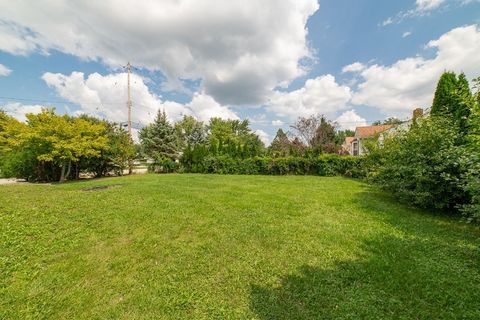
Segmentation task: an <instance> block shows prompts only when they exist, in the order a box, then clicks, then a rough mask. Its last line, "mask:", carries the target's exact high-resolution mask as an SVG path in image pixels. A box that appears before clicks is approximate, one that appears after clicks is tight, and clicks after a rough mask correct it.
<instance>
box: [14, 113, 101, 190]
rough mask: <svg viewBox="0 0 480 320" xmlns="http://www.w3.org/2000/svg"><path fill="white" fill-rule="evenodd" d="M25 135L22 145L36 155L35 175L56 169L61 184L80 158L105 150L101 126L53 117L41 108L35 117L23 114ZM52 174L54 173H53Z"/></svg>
mask: <svg viewBox="0 0 480 320" xmlns="http://www.w3.org/2000/svg"><path fill="white" fill-rule="evenodd" d="M27 120H28V127H29V130H28V133H27V134H26V140H25V142H24V143H25V146H22V147H27V148H28V149H30V150H32V151H33V152H34V153H35V154H36V159H37V160H38V161H39V163H38V166H39V172H40V174H39V176H40V177H42V175H43V172H44V168H45V167H46V166H53V168H54V169H56V168H58V167H59V168H60V177H59V181H65V180H66V178H67V177H68V175H69V174H70V170H71V167H72V162H77V161H79V160H80V158H81V157H96V156H99V155H100V150H102V149H103V148H105V147H106V144H107V138H106V137H105V136H104V135H103V132H104V130H105V127H104V125H103V124H102V123H96V124H93V123H91V122H89V121H87V120H85V119H81V118H71V117H68V116H66V115H65V116H58V115H55V112H54V111H53V110H47V109H43V110H42V112H41V113H39V114H27ZM53 171H55V170H53Z"/></svg>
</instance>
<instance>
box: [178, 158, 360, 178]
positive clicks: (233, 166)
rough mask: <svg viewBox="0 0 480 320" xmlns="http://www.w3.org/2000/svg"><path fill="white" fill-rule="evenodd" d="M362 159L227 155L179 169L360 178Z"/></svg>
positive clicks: (219, 172) (202, 171)
mask: <svg viewBox="0 0 480 320" xmlns="http://www.w3.org/2000/svg"><path fill="white" fill-rule="evenodd" d="M362 164H363V159H362V158H358V157H351V156H339V155H334V154H325V155H321V156H319V157H315V158H298V157H288V158H269V157H254V158H249V159H234V158H231V157H226V156H217V157H206V158H204V159H203V161H200V162H198V163H194V164H191V165H189V166H186V165H184V166H182V167H181V168H179V169H180V170H181V171H182V172H191V173H215V174H247V175H249V174H263V175H319V176H336V175H342V176H347V177H356V178H357V177H363V176H364V170H363V166H362Z"/></svg>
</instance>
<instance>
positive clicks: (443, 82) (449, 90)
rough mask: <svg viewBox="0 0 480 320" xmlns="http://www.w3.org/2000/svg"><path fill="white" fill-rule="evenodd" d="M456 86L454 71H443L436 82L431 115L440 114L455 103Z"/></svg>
mask: <svg viewBox="0 0 480 320" xmlns="http://www.w3.org/2000/svg"><path fill="white" fill-rule="evenodd" d="M456 87H457V76H456V74H455V73H454V72H447V71H446V72H444V73H443V74H442V75H441V76H440V79H439V80H438V83H437V89H436V90H435V95H434V97H433V103H432V110H431V114H432V115H441V114H444V113H446V112H448V110H450V108H451V106H452V105H454V104H455V103H456V101H455V96H454V94H455V90H456Z"/></svg>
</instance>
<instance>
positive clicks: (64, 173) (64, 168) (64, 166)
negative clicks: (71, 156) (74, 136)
mask: <svg viewBox="0 0 480 320" xmlns="http://www.w3.org/2000/svg"><path fill="white" fill-rule="evenodd" d="M71 167H72V161H70V160H69V161H68V171H67V163H66V162H64V163H62V173H61V174H60V182H64V181H65V180H66V179H67V177H68V175H69V174H70V169H71Z"/></svg>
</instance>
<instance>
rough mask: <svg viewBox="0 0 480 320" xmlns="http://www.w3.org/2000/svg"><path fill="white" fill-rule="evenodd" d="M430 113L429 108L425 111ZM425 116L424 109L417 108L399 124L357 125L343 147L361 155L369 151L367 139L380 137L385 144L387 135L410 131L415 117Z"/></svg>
mask: <svg viewBox="0 0 480 320" xmlns="http://www.w3.org/2000/svg"><path fill="white" fill-rule="evenodd" d="M425 114H427V115H428V110H426V111H425ZM423 116H424V110H423V109H422V108H417V109H415V110H413V117H412V119H410V120H407V121H404V122H402V123H401V124H398V125H395V126H394V125H390V124H387V125H378V126H365V127H357V128H356V129H355V136H354V137H346V138H345V142H344V143H343V145H342V147H343V150H344V151H346V152H348V153H349V154H351V155H352V156H361V155H364V154H366V153H367V151H366V150H365V145H364V143H365V141H366V139H371V138H375V137H378V143H379V144H380V145H383V140H384V139H385V135H390V134H395V133H398V132H404V131H408V130H409V129H410V126H411V125H412V123H413V121H414V120H415V119H419V118H422V117H423Z"/></svg>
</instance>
